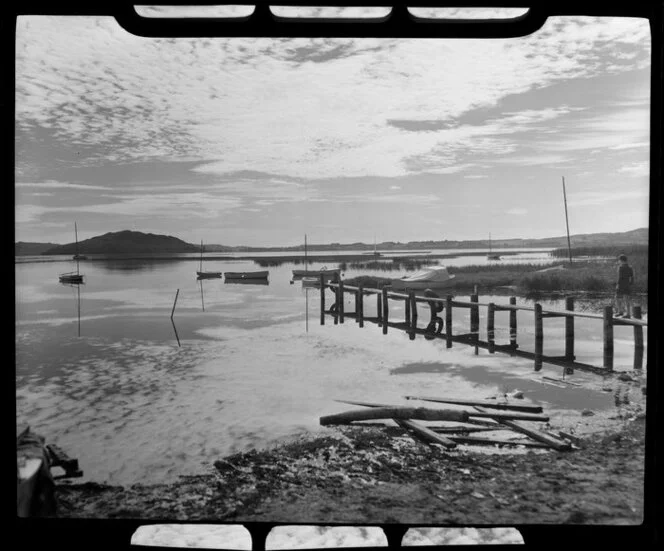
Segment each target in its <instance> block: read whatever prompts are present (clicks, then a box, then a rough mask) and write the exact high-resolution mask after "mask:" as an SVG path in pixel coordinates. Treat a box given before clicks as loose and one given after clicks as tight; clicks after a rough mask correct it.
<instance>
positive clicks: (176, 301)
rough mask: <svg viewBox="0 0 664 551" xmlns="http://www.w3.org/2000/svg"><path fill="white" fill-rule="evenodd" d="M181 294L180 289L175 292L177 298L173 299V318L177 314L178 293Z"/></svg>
mask: <svg viewBox="0 0 664 551" xmlns="http://www.w3.org/2000/svg"><path fill="white" fill-rule="evenodd" d="M179 294H180V289H178V290H177V292H176V293H175V300H174V301H173V309H172V310H171V319H173V314H175V305H176V304H177V303H178V295H179Z"/></svg>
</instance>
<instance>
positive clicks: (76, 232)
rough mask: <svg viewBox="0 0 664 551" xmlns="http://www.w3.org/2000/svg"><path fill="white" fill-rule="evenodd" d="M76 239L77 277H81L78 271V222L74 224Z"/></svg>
mask: <svg viewBox="0 0 664 551" xmlns="http://www.w3.org/2000/svg"><path fill="white" fill-rule="evenodd" d="M74 239H76V275H80V272H79V270H78V228H77V227H76V222H74Z"/></svg>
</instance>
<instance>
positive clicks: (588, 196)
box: [567, 189, 649, 207]
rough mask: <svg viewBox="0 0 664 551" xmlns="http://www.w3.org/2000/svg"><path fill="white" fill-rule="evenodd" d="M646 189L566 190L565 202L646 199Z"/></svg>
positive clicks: (578, 204) (584, 204)
mask: <svg viewBox="0 0 664 551" xmlns="http://www.w3.org/2000/svg"><path fill="white" fill-rule="evenodd" d="M648 197H649V193H648V190H647V189H635V190H631V191H620V190H618V191H614V190H607V191H605V192H600V191H581V192H571V193H570V192H569V191H568V192H567V203H568V204H569V205H570V206H576V207H578V206H597V205H602V204H604V203H610V202H615V201H629V200H634V199H648Z"/></svg>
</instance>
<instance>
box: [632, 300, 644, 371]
mask: <svg viewBox="0 0 664 551" xmlns="http://www.w3.org/2000/svg"><path fill="white" fill-rule="evenodd" d="M632 317H633V318H634V319H637V320H640V319H641V307H640V306H634V308H632ZM634 369H643V327H641V326H640V325H635V326H634Z"/></svg>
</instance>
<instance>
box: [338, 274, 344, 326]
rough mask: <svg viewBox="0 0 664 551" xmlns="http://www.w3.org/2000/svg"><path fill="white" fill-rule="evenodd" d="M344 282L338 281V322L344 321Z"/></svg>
mask: <svg viewBox="0 0 664 551" xmlns="http://www.w3.org/2000/svg"><path fill="white" fill-rule="evenodd" d="M344 302H345V300H344V282H343V281H340V282H339V323H343V322H344Z"/></svg>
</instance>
